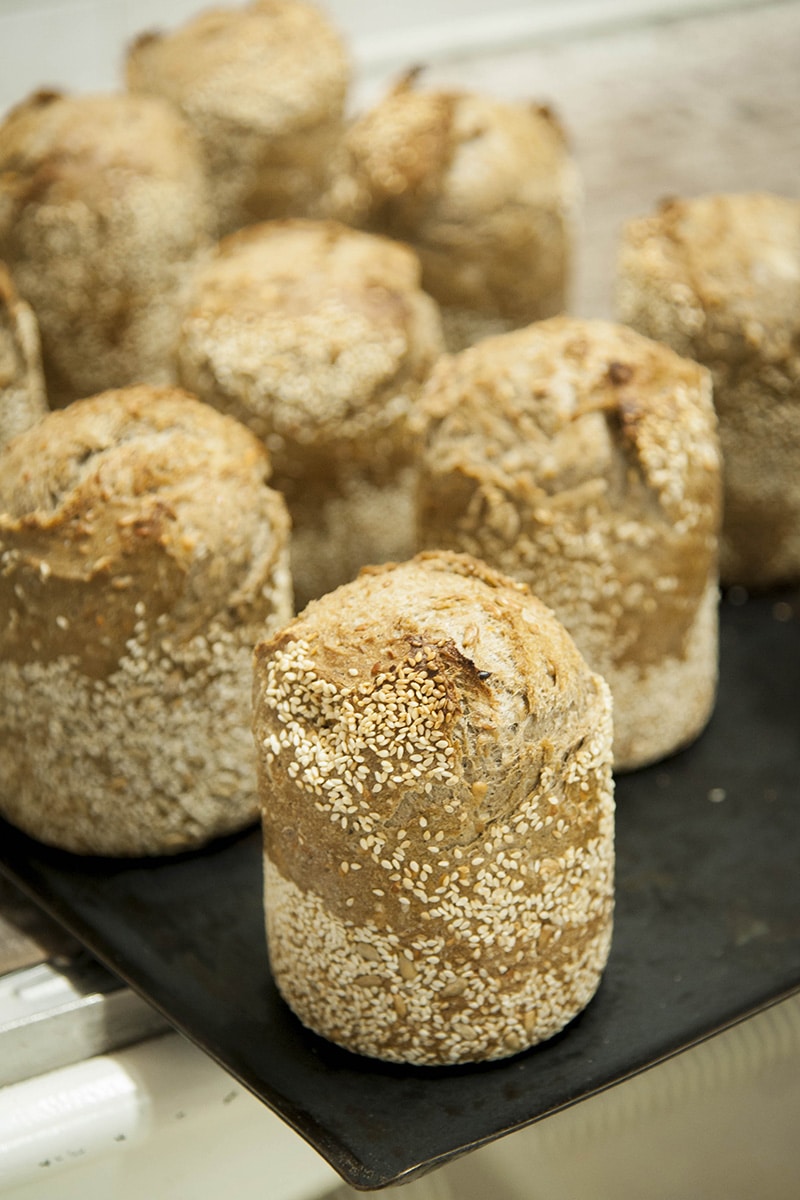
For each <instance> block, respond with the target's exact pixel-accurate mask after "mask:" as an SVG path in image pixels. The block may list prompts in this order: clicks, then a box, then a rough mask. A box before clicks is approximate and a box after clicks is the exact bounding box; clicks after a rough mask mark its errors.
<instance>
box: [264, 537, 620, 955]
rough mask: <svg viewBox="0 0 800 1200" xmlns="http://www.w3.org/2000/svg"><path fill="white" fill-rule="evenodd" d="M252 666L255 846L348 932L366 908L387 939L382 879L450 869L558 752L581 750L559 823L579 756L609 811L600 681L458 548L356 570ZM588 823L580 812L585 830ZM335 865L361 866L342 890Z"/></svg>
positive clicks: (551, 766) (399, 924)
mask: <svg viewBox="0 0 800 1200" xmlns="http://www.w3.org/2000/svg"><path fill="white" fill-rule="evenodd" d="M255 670H256V691H255V711H254V731H255V734H256V739H257V743H258V744H259V745H260V746H261V754H262V761H263V764H264V769H265V778H264V787H265V793H264V794H265V795H266V796H268V805H269V809H268V814H267V817H268V819H267V820H266V822H265V828H266V834H265V836H266V849H267V852H268V854H269V855H270V857H271V859H272V861H273V862H274V863H275V864H276V866H277V867H278V868H279V870H280V871H281V873H282V874H283V875H284V877H285V878H287V879H291V880H293V881H294V882H295V883H296V884H297V885H298V886H299V887H300V888H301V889H310V890H311V891H313V892H315V893H316V894H318V895H321V896H322V897H323V899H324V900H325V902H326V904H328V905H329V906H330V909H331V911H333V912H335V913H336V914H337V915H338V916H340V917H341V918H342V919H346V920H348V921H352V922H354V923H355V924H360V923H363V922H367V921H369V920H370V919H372V918H373V917H374V916H375V913H376V911H379V912H380V919H381V920H386V921H388V922H389V923H390V924H391V925H392V926H393V927H394V928H395V929H396V930H397V931H398V932H401V931H402V929H403V927H404V925H405V923H406V916H407V911H408V901H409V900H412V899H413V898H412V896H411V894H410V893H409V894H408V895H406V892H405V891H404V890H403V889H402V888H397V887H392V886H391V884H390V883H387V880H390V878H391V879H394V876H393V874H392V873H393V871H395V870H397V871H399V872H400V873H401V874H407V875H408V876H409V880H410V881H411V876H412V875H413V874H414V871H413V864H414V862H415V861H416V862H419V863H428V862H429V860H431V856H432V855H433V856H434V859H433V861H435V858H436V854H437V852H438V854H439V856H441V853H445V854H447V855H448V856H450V855H453V854H455V859H456V860H460V859H461V856H462V855H463V856H464V857H465V861H466V858H467V857H468V855H469V851H470V848H471V847H474V846H478V845H481V844H482V843H483V842H484V840H485V839H486V838H491V837H492V836H494V835H499V834H500V833H502V832H508V828H507V824H508V822H509V821H510V820H511V819H512V818H513V816H514V815H515V813H516V811H517V809H518V808H520V807H521V806H523V803H524V801H525V800H526V798H528V797H529V795H530V788H531V781H532V780H534V781H535V780H538V781H539V783H540V785H541V786H542V787H544V788H546V779H547V778H548V777H550V776H549V774H548V773H550V774H552V773H553V772H556V773H557V772H558V771H560V770H561V769H562V765H563V759H562V757H561V755H562V752H567V750H568V751H569V753H573V752H574V751H575V749H576V747H578V746H581V745H583V744H584V742H585V745H584V748H583V756H582V757H581V755H578V759H579V760H580V762H578V761H576V763H575V765H574V771H573V776H574V777H573V778H572V783H573V784H574V788H573V789H572V790H571V792H570V794H571V796H572V799H571V801H570V804H569V805H566V807H567V808H569V810H570V811H569V812H566V811H565V812H564V813H563V814H562V813H560V814H559V815H564V816H565V817H566V818H567V823H569V818H570V816H571V815H574V814H573V813H572V807H574V806H578V807H579V799H580V798H581V792H580V782H581V778H582V776H580V770H581V766H580V764H581V763H583V765H584V767H587V769H588V764H589V763H590V762H591V764H592V766H593V767H594V766H597V764H598V762H599V763H600V767H601V768H602V764H603V763H605V765H606V768H607V770H606V774H605V775H604V776H603V784H604V787H605V788H606V789H607V795H606V797H605V799H606V801H607V802H608V804H610V795H611V785H610V767H609V763H610V711H611V701H610V697H609V694H608V689H607V687H606V685H605V683H604V682H603V681H602V680H601V679H600V678H599V676H596V675H593V674H592V672H591V671H590V670H589V668H588V667H587V665H586V663H585V661H584V659H583V658H582V657H581V655H580V654H579V652H578V650H577V649H576V647H575V644H574V642H573V641H572V639H571V638H570V636H569V634H568V633H567V632H566V630H565V629H564V628H563V627H562V626H561V625H560V624H559V622H558V621H557V620H556V619H555V618H554V617H553V615H552V613H551V612H550V611H549V609H547V608H545V606H544V605H543V604H541V603H540V602H539V601H538V600H536V599H535V598H534V597H533V596H532V595H531V593H530V591H529V589H528V588H527V587H526V586H525V585H523V584H520V583H516V582H513V581H512V580H511V579H509V578H507V577H505V576H503V575H501V574H500V573H499V572H497V571H493V570H491V569H490V568H488V567H487V566H486V565H485V564H483V563H481V562H479V561H478V560H475V559H472V558H470V557H469V556H467V555H458V554H450V553H446V552H435V553H429V554H420V555H417V556H416V557H415V558H414V559H412V560H410V561H409V562H407V563H404V564H399V565H393V564H388V565H385V566H382V567H369V568H365V569H364V570H363V571H362V572H361V574H360V575H359V577H358V579H357V580H355V581H354V582H353V583H350V584H346V585H344V586H343V587H341V588H338V589H337V590H336V591H335V592H331V593H329V594H328V595H327V596H324V597H322V598H321V599H319V600H316V601H312V602H311V603H310V604H309V605H308V606H307V607H306V609H305V610H304V612H303V613H302V614H300V616H298V617H296V618H295V619H294V621H292V622H290V623H289V624H288V625H287V626H286V627H285V628H284V629H283V630H282V631H280V632H278V633H277V634H275V635H274V636H273V637H272V638H271V639H270V640H268V641H265V642H261V643H260V644H259V645H258V646H257V647H256V654H255ZM600 773H601V775H602V770H601V772H600ZM303 794H305V798H306V801H307V802H301V800H302V796H303ZM594 799H595V797H593V798H592V800H593V803H594ZM571 806H572V807H571ZM606 815H607V814H606ZM598 817H599V812H598V809H597V808H595V807H594V806H593V804H592V806H589V808H587V815H586V821H589V823H590V824H591V823H592V822H594V823H595V824H596V822H597V820H598ZM579 830H580V836H582V837H583V836H585V837H587V838H589V840H590V842H591V838H592V836H593V835H596V834H597V832H598V831H597V829H596V828H593V829H589V828H588V827H587V825H586V824H585V822H584V821H583V820H581V818H580V817H578V816H576V817H575V822H574V827H573V830H572V832H573V833H574V834H575V835H577V834H578V831H579ZM560 837H561V834H560V832H558V831H556V829H555V827H553V829H552V830H551V831H550V832H549V833H547V832H545V833H542V834H541V838H540V843H539V845H540V850H541V855H542V856H545V855H547V854H548V853H549V852H550V851H552V852H553V853H556V852H557V851H558V850H559V849H560V850H563V849H564V847H559V846H558V842H559V839H560ZM432 839H433V840H432ZM401 844H402V853H400V851H399V847H400V846H401ZM548 847H549V849H548ZM537 853H538V851H537ZM395 857H397V862H396V864H395V865H394V866H392V865H391V863H390V862H389V861H382V860H392V859H394V858H395ZM352 862H355V863H357V864H361V865H362V866H363V867H364V870H363V871H362V872H361V874H360V875H355V874H354V876H353V879H352V886H348V885H347V883H345V882H343V878H342V871H341V869H340V868H341V866H342V864H344V870H345V871H346V870H347V865H348V864H349V863H352ZM404 863H405V864H408V863H410V864H411V867H410V868H409V867H408V866H407V865H405V866H404V865H403V864H404ZM454 867H455V869H456V871H457V869H458V867H457V862H456V863H454ZM359 869H360V868H359ZM354 870H355V869H354ZM409 871H410V872H411V873H409ZM428 871H429V868H427V867H426V869H425V871H424V872H423V875H427V874H428ZM415 882H416V886H417V889H418V890H424V889H425V888H426V882H425V879H424V878H419V879H417V880H416V881H415ZM509 882H510V880H509ZM429 883H430V888H431V892H432V893H433V890H434V888H435V886H438V885H436V883H435V880H434V879H430V881H429ZM373 886H374V887H378V888H380V889H383V890H382V891H380V892H379V893H374V892H373V891H372V887H373ZM409 886H410V884H409ZM452 892H453V895H456V894H457V892H458V881H457V880H454V886H453V889H452ZM441 894H442V895H443V896H444V897H445V899H443V900H442V913H440V914H439V916H440V918H442V917H443V913H444V911H445V910H446V908H447V905H446V897H448V896H449V895H450V892H449V891H448V890H447V889H446V888H443V889H442V893H441ZM376 895H377V896H378V899H376ZM436 907H437V906H436V905H434V906H433V908H436ZM432 913H433V909H432ZM498 916H500V915H499V914H498ZM418 920H419V916H418V914H417V915H416V916H415V917H414V921H418ZM437 928H438V925H437ZM433 929H434V926H433V924H432V925H431V932H433Z"/></svg>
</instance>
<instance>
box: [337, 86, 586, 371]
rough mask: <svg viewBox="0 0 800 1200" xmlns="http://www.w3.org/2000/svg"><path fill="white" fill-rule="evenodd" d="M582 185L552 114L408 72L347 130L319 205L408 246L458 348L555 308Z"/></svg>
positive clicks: (451, 345)
mask: <svg viewBox="0 0 800 1200" xmlns="http://www.w3.org/2000/svg"><path fill="white" fill-rule="evenodd" d="M579 190H580V188H579V178H578V173H577V168H576V165H575V162H574V160H573V158H572V156H571V154H570V152H569V150H568V147H567V144H566V141H565V137H564V133H563V131H562V129H561V127H560V125H559V123H558V121H557V120H556V118H555V117H554V115H553V113H552V112H551V111H550V110H549V109H547V108H545V107H543V106H541V105H534V104H522V103H512V102H508V101H500V100H496V99H493V98H490V97H488V96H483V95H479V94H476V93H472V92H466V91H461V92H450V91H440V90H435V89H425V88H419V87H417V86H416V73H414V72H412V73H411V74H409V75H408V76H406V77H405V78H403V79H402V80H401V81H400V82H399V83H398V84H397V86H395V87H394V88H393V89H392V90H391V91H390V92H389V93H388V95H386V96H385V97H384V98H383V99H382V100H381V101H380V102H379V103H378V104H377V105H375V107H373V108H372V109H370V110H368V111H367V112H366V113H364V114H363V116H361V117H360V118H359V119H358V120H356V121H355V122H354V123H353V125H352V126H351V127H350V129H349V130H348V132H347V134H346V136H345V139H344V141H343V144H342V148H341V151H340V153H339V156H338V167H337V170H336V171H335V173H334V179H333V182H332V184H331V187H330V189H329V192H328V193H327V194H326V196H325V198H324V201H323V207H324V209H325V210H326V214H327V215H329V216H333V217H336V218H338V219H339V220H342V221H345V222H347V223H348V224H352V225H357V226H360V227H361V228H364V229H370V230H372V231H373V232H376V233H382V234H385V235H387V236H389V237H393V238H397V239H398V240H400V241H405V242H407V243H408V244H409V245H411V246H413V248H414V249H415V250H416V252H417V254H418V255H419V257H420V260H421V262H422V269H423V286H424V287H425V289H426V291H428V292H430V294H431V295H432V296H434V297H435V298H436V300H437V301H438V302H439V304H440V305H441V307H442V314H443V319H444V325H445V335H446V339H447V345H448V349H450V350H459V349H461V348H463V347H464V346H465V345H468V344H471V343H472V342H474V341H477V340H478V339H479V338H481V337H484V336H487V335H488V334H490V333H498V332H501V331H502V330H504V329H509V328H516V327H518V326H521V325H527V324H528V323H529V322H530V321H535V320H539V319H541V318H543V317H549V316H552V315H554V314H556V313H559V312H561V311H562V309H563V308H564V307H565V304H566V295H567V289H568V283H569V274H570V266H571V254H572V240H573V223H574V218H575V213H576V209H577V204H578V200H579Z"/></svg>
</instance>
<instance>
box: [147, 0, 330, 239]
mask: <svg viewBox="0 0 800 1200" xmlns="http://www.w3.org/2000/svg"><path fill="white" fill-rule="evenodd" d="M127 78H128V86H129V88H130V89H131V90H132V91H135V92H144V93H149V94H152V95H157V96H163V97H165V98H166V99H168V100H170V101H171V102H172V103H173V104H175V105H176V106H177V107H178V108H179V109H180V110H181V112H183V114H184V115H185V117H186V118H187V120H189V121H190V122H191V124H192V126H193V128H194V129H195V131H196V132H197V135H198V137H199V138H200V141H201V144H202V147H203V152H204V156H205V163H206V170H207V172H208V177H209V180H210V183H211V193H212V200H213V204H214V210H215V213H216V219H217V233H218V235H219V236H222V235H224V234H226V233H230V232H232V231H233V230H235V229H239V228H241V227H242V226H243V225H250V224H253V223H255V222H257V221H264V220H268V219H270V218H275V217H285V216H302V215H304V214H305V213H307V211H308V209H309V205H310V203H311V202H312V201H313V200H315V199H316V197H317V195H318V193H319V192H321V191H322V189H323V188H324V187H325V185H326V182H327V172H328V165H329V163H330V160H331V157H332V154H333V152H334V148H335V146H336V145H337V142H338V139H339V137H340V134H341V127H342V117H343V109H344V102H345V98H346V95H347V87H348V84H349V80H350V65H349V58H348V55H347V52H346V50H345V47H344V44H343V42H342V40H341V38H340V37H339V34H338V33H337V32H336V30H335V29H334V28H333V27H332V25H331V24H330V22H329V21H328V19H327V18H326V17H325V16H324V14H323V13H322V11H321V10H319V9H318V8H316V7H315V6H313V5H310V4H305V3H299V2H298V0H256V2H255V3H251V4H245V5H237V6H233V7H229V8H211V9H209V10H208V11H204V12H201V13H200V14H199V15H197V16H194V17H192V19H191V20H189V21H187V22H186V23H185V24H184V25H182V26H180V27H179V28H177V29H175V30H172V31H171V32H169V33H148V34H144V35H142V36H141V37H139V38H138V39H137V40H136V41H135V42H134V43H133V45H132V46H131V48H130V51H129V53H128V58H127Z"/></svg>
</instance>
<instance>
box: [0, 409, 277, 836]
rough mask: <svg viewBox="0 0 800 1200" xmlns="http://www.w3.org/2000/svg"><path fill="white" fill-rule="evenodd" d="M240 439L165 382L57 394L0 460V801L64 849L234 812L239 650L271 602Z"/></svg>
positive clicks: (240, 798) (241, 697)
mask: <svg viewBox="0 0 800 1200" xmlns="http://www.w3.org/2000/svg"><path fill="white" fill-rule="evenodd" d="M268 475H269V460H268V457H267V454H266V452H265V450H264V448H263V446H262V445H261V444H260V442H259V441H258V440H257V439H256V438H255V437H253V435H252V434H250V433H249V432H248V431H247V430H246V429H244V428H243V427H242V426H240V425H239V424H237V423H236V422H235V421H233V420H231V419H230V418H228V417H224V416H221V415H220V414H219V413H217V412H215V411H214V410H213V409H210V408H208V407H207V406H206V405H202V404H200V403H199V401H197V400H195V399H194V398H192V397H189V396H187V395H186V394H184V393H182V392H180V391H178V390H177V389H158V388H151V387H146V386H140V387H133V388H128V389H123V390H120V391H116V392H114V391H112V392H106V393H103V394H102V395H99V396H97V397H92V398H90V399H87V400H82V401H76V402H75V403H74V404H72V405H70V406H69V408H67V409H64V410H63V411H55V412H51V413H49V414H47V415H46V416H45V417H43V418H42V419H41V420H40V421H39V422H38V423H37V424H36V425H35V426H34V427H32V428H31V429H29V430H28V431H27V432H25V433H22V434H20V435H19V436H18V437H17V438H15V439H14V440H13V441H12V442H11V443H10V444H9V445H8V446H7V447H6V448H5V449H4V450H3V451H1V452H0V563H1V564H2V570H0V681H1V683H2V693H3V697H4V703H3V706H2V711H0V812H2V814H3V815H4V816H5V817H7V818H8V819H9V820H10V821H12V822H14V823H15V824H16V825H18V826H19V827H20V828H21V829H23V830H25V831H26V832H27V833H29V834H31V835H33V836H34V837H37V838H39V839H41V840H42V841H44V842H48V843H50V844H52V845H56V846H60V847H62V848H64V849H67V850H72V851H75V852H77V853H83V854H112V855H138V854H162V853H173V852H176V851H179V850H184V849H188V848H192V847H195V846H199V845H202V844H203V843H204V842H206V841H208V840H209V839H210V838H212V837H215V836H217V835H219V834H223V833H229V832H231V831H233V830H235V829H239V828H241V827H242V826H244V825H246V824H248V823H250V822H251V821H253V820H254V819H255V817H256V814H257V803H256V788H255V759H254V754H253V747H252V742H251V739H250V734H249V718H250V676H251V666H250V658H251V653H252V647H253V644H254V643H255V641H256V639H257V637H258V636H260V635H261V634H263V632H264V630H265V629H270V628H273V627H275V626H276V625H279V624H281V623H283V622H285V621H286V620H287V619H288V617H289V615H290V612H291V582H290V578H289V571H288V518H287V515H286V511H285V506H284V504H283V501H282V500H281V498H280V496H278V495H277V493H275V492H274V491H272V490H271V489H270V488H269V487H268V486H267V478H268Z"/></svg>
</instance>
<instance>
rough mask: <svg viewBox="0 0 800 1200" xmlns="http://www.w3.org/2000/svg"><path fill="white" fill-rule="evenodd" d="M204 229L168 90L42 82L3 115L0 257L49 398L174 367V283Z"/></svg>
mask: <svg viewBox="0 0 800 1200" xmlns="http://www.w3.org/2000/svg"><path fill="white" fill-rule="evenodd" d="M210 234H211V210H210V207H209V205H208V197H207V184H206V180H205V176H204V174H203V168H202V161H201V158H200V153H199V149H198V148H197V146H196V145H195V142H194V139H193V136H192V131H191V129H190V128H189V126H188V125H187V124H186V122H185V121H184V120H183V118H182V117H181V116H180V114H179V113H177V112H176V111H175V110H174V109H173V108H172V106H171V105H169V104H167V103H166V101H164V100H159V99H156V98H154V97H149V96H126V95H98V96H66V95H61V94H60V93H58V92H44V91H43V92H37V93H36V94H35V95H33V96H31V97H30V98H29V99H28V100H27V101H25V102H24V103H23V104H20V105H19V106H18V107H17V108H15V109H14V110H13V111H12V112H11V113H9V115H8V116H7V118H6V120H5V121H4V122H3V123H2V125H0V258H2V259H4V260H5V261H6V263H7V264H8V267H9V269H10V271H11V273H12V275H13V277H14V281H15V283H16V286H17V288H18V290H19V292H20V293H21V295H22V296H23V297H24V299H25V300H27V301H28V303H29V304H30V305H31V307H32V308H33V310H34V312H35V313H36V318H37V321H38V324H39V329H40V332H41V337H42V353H43V364H44V372H45V378H46V381H47V390H48V398H49V401H50V404H51V406H52V407H58V406H63V405H65V404H67V403H69V402H70V401H72V400H75V399H79V398H81V397H84V396H89V395H92V394H94V393H96V392H99V391H102V390H104V389H107V388H112V387H120V386H125V385H127V384H130V383H145V382H146V383H166V382H169V381H170V366H171V361H170V353H171V349H172V342H173V339H174V335H175V328H176V320H177V316H176V312H175V296H176V294H177V291H178V289H179V287H180V284H181V282H182V279H183V273H184V271H185V270H186V267H187V264H188V262H189V261H190V260H191V259H192V258H193V256H194V255H195V254H196V253H197V252H199V251H200V250H201V249H203V248H204V247H206V246H207V245H208V244H209V240H210Z"/></svg>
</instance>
